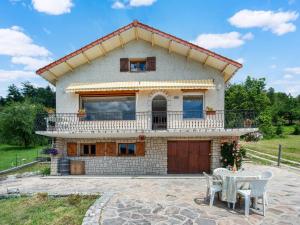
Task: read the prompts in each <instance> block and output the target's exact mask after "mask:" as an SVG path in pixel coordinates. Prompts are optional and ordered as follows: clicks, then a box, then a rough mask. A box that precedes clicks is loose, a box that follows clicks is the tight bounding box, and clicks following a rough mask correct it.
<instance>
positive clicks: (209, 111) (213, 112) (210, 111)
mask: <svg viewBox="0 0 300 225" xmlns="http://www.w3.org/2000/svg"><path fill="white" fill-rule="evenodd" d="M206 115H208V116H214V115H216V110H214V109H213V108H212V107H209V106H207V107H206Z"/></svg>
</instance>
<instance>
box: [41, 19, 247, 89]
mask: <svg viewBox="0 0 300 225" xmlns="http://www.w3.org/2000/svg"><path fill="white" fill-rule="evenodd" d="M138 39H141V40H144V41H147V42H150V43H151V44H152V46H154V45H156V46H160V47H162V48H166V49H167V50H168V51H169V52H174V53H177V54H180V55H183V56H185V57H187V58H189V59H192V60H195V61H198V62H199V63H202V64H204V65H207V66H210V67H213V68H215V69H217V70H219V71H220V72H222V74H223V75H224V80H225V82H227V81H228V80H229V79H230V78H231V77H232V76H233V75H234V74H235V73H236V71H237V70H238V69H239V68H241V67H242V64H240V63H238V62H236V61H234V60H231V59H229V58H226V57H224V56H221V55H219V54H217V53H215V52H212V51H210V50H208V49H205V48H202V47H200V46H198V45H195V44H192V43H190V42H188V41H185V40H182V39H180V38H178V37H175V36H173V35H170V34H167V33H165V32H163V31H160V30H158V29H155V28H153V27H150V26H148V25H146V24H143V23H141V22H139V21H137V20H135V21H133V22H132V23H130V24H128V25H126V26H124V27H121V28H120V29H118V30H116V31H114V32H112V33H110V34H108V35H106V36H104V37H102V38H99V39H97V40H96V41H94V42H92V43H90V44H88V45H86V46H84V47H82V48H80V49H78V50H76V51H74V52H72V53H70V54H68V55H66V56H64V57H62V58H60V59H58V60H56V61H54V62H52V63H50V64H49V65H46V66H44V67H42V68H40V69H38V70H37V71H36V73H37V74H39V75H41V76H42V77H43V78H45V79H46V80H48V81H49V82H50V83H52V84H55V83H56V81H57V80H58V78H59V77H60V76H62V75H64V74H65V73H67V72H69V71H73V70H74V69H76V68H77V67H78V66H81V65H83V64H86V63H90V62H91V61H92V60H94V59H96V58H98V57H100V56H104V55H106V54H107V53H108V52H110V51H112V50H114V49H116V48H119V47H123V46H124V45H125V44H127V43H128V42H130V41H133V40H138Z"/></svg>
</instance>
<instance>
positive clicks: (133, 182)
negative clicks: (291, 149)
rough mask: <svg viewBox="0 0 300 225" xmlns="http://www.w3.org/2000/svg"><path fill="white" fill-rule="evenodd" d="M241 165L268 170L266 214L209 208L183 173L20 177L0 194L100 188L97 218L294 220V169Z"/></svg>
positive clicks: (229, 223)
mask: <svg viewBox="0 0 300 225" xmlns="http://www.w3.org/2000/svg"><path fill="white" fill-rule="evenodd" d="M246 169H249V170H252V171H254V172H255V171H257V172H258V173H259V172H262V171H264V170H271V171H273V173H274V175H275V176H274V178H273V179H272V180H271V181H270V183H269V186H268V190H269V207H268V209H267V212H266V216H265V217H263V216H261V214H259V212H257V213H254V212H250V216H249V217H245V216H244V211H243V207H244V206H243V205H241V206H239V205H237V210H235V211H233V210H231V209H228V208H227V205H226V204H225V203H222V202H220V201H217V199H216V204H214V206H213V207H212V208H209V207H208V205H207V203H206V202H204V195H205V191H206V185H205V180H204V178H199V177H195V178H190V179H184V177H182V178H181V179H178V177H176V179H171V178H170V179H169V178H168V179H155V177H153V178H144V179H134V178H128V179H125V178H123V179H118V178H110V179H101V178H99V179H92V178H91V179H80V178H78V179H62V178H60V179H55V178H53V179H42V178H40V177H28V178H27V177H26V178H19V179H12V178H11V179H7V180H2V181H0V194H4V193H6V191H7V188H12V187H13V188H19V190H20V192H21V193H35V192H48V193H50V194H69V193H94V194H97V193H106V192H113V193H114V195H113V197H112V198H111V199H110V201H109V202H108V203H107V205H106V207H104V209H103V212H102V215H101V220H100V223H101V224H122V225H123V224H218V225H234V224H243V225H244V224H246V225H247V224H272V225H277V224H292V225H296V224H299V219H300V179H299V178H300V175H299V174H297V173H295V172H291V171H288V170H286V169H279V168H276V167H270V166H260V165H259V166H258V165H252V164H249V165H246Z"/></svg>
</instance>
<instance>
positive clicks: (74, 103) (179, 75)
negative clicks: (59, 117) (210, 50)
mask: <svg viewBox="0 0 300 225" xmlns="http://www.w3.org/2000/svg"><path fill="white" fill-rule="evenodd" d="M149 56H156V71H152V72H144V73H130V72H125V73H124V72H120V58H146V57H149ZM202 79H214V80H215V84H216V86H217V87H218V88H217V89H216V90H208V91H206V92H205V106H209V107H212V108H214V109H215V110H223V109H224V87H225V84H224V79H223V75H222V74H221V73H220V72H219V71H217V70H215V69H213V68H210V67H206V66H203V65H201V64H200V63H199V62H195V61H193V60H187V59H186V58H185V57H183V56H180V55H177V54H175V53H170V54H169V53H168V51H167V50H165V49H163V48H160V47H155V46H154V47H152V46H151V44H150V43H147V42H144V41H133V42H130V43H128V44H127V45H125V47H124V48H120V49H117V50H114V51H112V52H110V53H108V54H107V55H106V56H104V57H101V58H98V59H96V60H94V61H93V62H92V63H91V64H85V65H83V66H81V67H79V68H77V69H76V70H75V71H73V72H70V73H67V74H66V75H64V76H62V77H61V78H60V79H59V80H58V81H57V83H56V109H57V112H58V113H76V112H77V111H78V108H79V98H78V95H76V94H70V93H66V92H65V89H66V88H67V87H68V86H69V85H70V84H71V83H93V82H114V81H151V80H158V81H159V80H202ZM157 92H160V91H157ZM162 92H163V94H164V95H166V96H167V99H168V110H170V111H181V110H182V92H181V91H180V90H178V91H175V90H174V91H170V90H169V91H163V90H162ZM154 95H156V92H154V91H141V92H140V93H139V94H138V95H137V111H140V112H141V111H149V110H150V109H151V108H149V107H150V106H151V104H150V102H151V99H152V97H153V96H154ZM175 96H178V98H177V97H175ZM174 97H175V98H174ZM149 104H150V105H149Z"/></svg>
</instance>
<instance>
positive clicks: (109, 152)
mask: <svg viewBox="0 0 300 225" xmlns="http://www.w3.org/2000/svg"><path fill="white" fill-rule="evenodd" d="M105 153H106V154H105V155H106V156H117V144H116V142H107V143H106V151H105Z"/></svg>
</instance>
